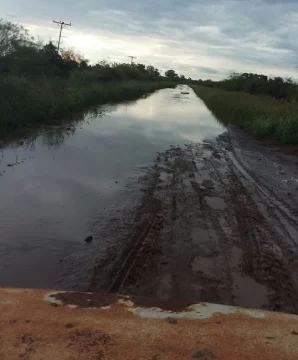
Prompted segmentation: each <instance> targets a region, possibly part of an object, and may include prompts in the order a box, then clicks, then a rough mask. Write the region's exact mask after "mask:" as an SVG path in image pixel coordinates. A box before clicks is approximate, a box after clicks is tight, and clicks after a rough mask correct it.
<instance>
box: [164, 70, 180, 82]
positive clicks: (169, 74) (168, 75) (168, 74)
mask: <svg viewBox="0 0 298 360" xmlns="http://www.w3.org/2000/svg"><path fill="white" fill-rule="evenodd" d="M165 77H166V78H168V79H170V80H172V81H175V80H177V79H178V78H179V76H178V75H177V74H176V72H175V70H167V71H166V72H165Z"/></svg>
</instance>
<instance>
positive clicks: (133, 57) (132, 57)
mask: <svg viewBox="0 0 298 360" xmlns="http://www.w3.org/2000/svg"><path fill="white" fill-rule="evenodd" d="M129 58H131V65H132V64H133V59H136V57H135V56H129Z"/></svg>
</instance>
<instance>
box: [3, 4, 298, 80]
mask: <svg viewBox="0 0 298 360" xmlns="http://www.w3.org/2000/svg"><path fill="white" fill-rule="evenodd" d="M21 7H22V8H23V3H22V0H11V2H10V4H9V5H7V4H6V5H0V10H1V11H2V10H5V11H7V13H17V10H18V8H21ZM27 14H28V15H26V11H24V14H23V15H22V16H23V19H24V20H27V19H30V21H31V22H32V19H33V18H35V19H36V21H38V20H37V19H41V20H39V21H40V22H41V21H44V22H48V21H51V17H57V16H58V17H59V19H60V18H61V20H65V21H72V22H73V24H74V29H75V31H78V32H79V31H85V32H87V33H90V34H107V36H110V37H115V38H117V37H119V38H120V37H125V38H126V39H127V41H129V39H131V40H132V41H133V39H136V38H139V37H144V38H148V39H153V38H154V39H156V41H157V42H158V43H159V46H160V47H159V50H158V54H156V53H152V54H151V55H150V59H152V61H153V60H154V61H156V62H157V66H158V67H165V68H169V67H175V66H176V68H177V71H182V70H179V69H180V68H183V71H184V70H187V69H188V70H189V72H191V73H192V74H193V73H194V72H196V71H197V72H198V73H204V74H210V76H224V75H225V70H224V69H225V66H224V63H226V62H233V63H235V64H236V65H237V64H238V65H237V67H238V68H237V69H235V70H237V71H242V70H243V71H246V70H247V69H257V68H258V67H259V68H260V71H263V70H264V69H266V68H267V67H268V69H274V68H277V69H278V68H280V69H281V70H282V71H291V69H293V71H294V65H295V64H296V54H297V52H298V43H297V42H296V34H297V31H298V2H297V0H286V1H285V0H280V1H278V0H249V1H246V0H225V1H219V0H208V1H206V0H204V1H203V0H189V1H184V0H176V1H175V0H163V1H160V0H151V1H147V0H146V1H145V0H139V1H135V0H126V1H123V0H110V1H109V0H101V1H96V0H85V1H81V0H72V1H70V0H65V1H63V2H61V1H60V0H59V1H58V0H53V1H51V2H47V1H46V0H32V1H30V5H28V10H27ZM115 50H116V49H115ZM117 56H118V55H117ZM119 56H120V55H119ZM124 56H125V55H124ZM181 56H184V57H185V58H187V59H188V61H189V62H192V64H190V63H188V62H183V61H182V63H181V61H180V60H179V59H178V58H180V57H181ZM200 56H205V57H213V58H217V59H218V60H219V62H222V64H223V65H222V66H221V67H220V69H215V68H213V67H211V66H210V67H209V66H208V64H202V66H199V64H198V66H197V65H196V66H194V65H193V64H194V63H195V62H196V58H199V57H200ZM166 63H167V64H168V65H166ZM198 63H199V60H198ZM248 71H249V70H248ZM270 71H271V70H270Z"/></svg>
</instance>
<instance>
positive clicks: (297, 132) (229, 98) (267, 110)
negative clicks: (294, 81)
mask: <svg viewBox="0 0 298 360" xmlns="http://www.w3.org/2000/svg"><path fill="white" fill-rule="evenodd" d="M192 88H193V90H194V91H195V93H196V94H197V95H198V96H199V97H200V98H201V99H202V100H203V101H204V102H205V104H206V105H207V107H208V108H209V109H210V110H211V111H212V113H213V114H214V115H215V116H216V117H217V118H218V120H220V121H221V122H223V123H224V124H229V123H232V124H235V125H237V126H238V127H240V128H241V129H243V130H244V131H246V132H247V133H249V134H251V135H253V136H255V137H256V138H259V139H269V140H273V141H277V142H280V143H283V144H298V104H297V103H296V102H286V101H280V100H275V99H272V98H268V97H259V96H255V95H250V94H246V93H242V92H227V91H224V90H220V89H215V88H208V87H204V86H192Z"/></svg>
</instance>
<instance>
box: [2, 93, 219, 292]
mask: <svg viewBox="0 0 298 360" xmlns="http://www.w3.org/2000/svg"><path fill="white" fill-rule="evenodd" d="M182 89H183V87H181V89H180V88H177V89H165V90H162V91H158V92H156V93H155V94H152V95H150V96H149V97H147V98H145V99H140V100H138V101H136V102H129V103H123V104H119V105H106V106H101V107H99V108H98V109H94V110H90V111H87V112H86V114H85V115H84V116H80V115H78V117H77V118H74V119H72V120H71V121H70V122H69V124H65V125H64V126H60V127H57V128H52V129H50V130H48V131H44V132H43V133H42V134H41V135H40V136H38V137H37V138H36V139H28V140H25V141H21V142H17V143H16V144H15V145H10V146H6V147H4V146H3V147H2V148H0V198H1V201H0V234H1V237H0V286H26V287H43V288H56V287H59V288H63V287H65V286H68V287H69V288H76V287H79V288H80V289H86V287H88V285H87V280H88V278H89V271H90V268H91V269H92V266H93V262H94V257H95V255H96V254H97V255H98V256H100V255H101V254H105V252H106V249H107V248H108V247H109V246H110V243H109V241H108V240H107V241H106V238H105V237H103V236H101V233H102V228H105V224H106V223H107V222H108V220H111V219H112V220H113V221H114V222H115V221H116V219H119V218H120V217H121V216H120V215H121V214H122V213H126V212H127V211H128V209H132V208H133V206H134V204H136V203H138V201H139V199H140V197H141V195H142V193H141V192H140V190H139V187H140V186H139V184H138V182H137V179H138V177H139V175H140V172H141V171H142V167H143V166H147V165H148V164H150V163H152V162H154V159H155V157H156V152H157V151H163V150H165V149H167V148H168V147H169V146H170V144H182V143H184V142H187V143H190V142H193V141H201V140H202V139H203V138H205V137H211V136H216V135H217V134H219V133H221V132H222V127H221V126H220V125H219V124H218V123H216V121H215V120H214V118H213V117H212V115H211V114H210V112H209V111H208V109H206V107H205V106H204V104H203V103H202V102H201V101H200V100H199V99H198V98H197V97H196V96H195V95H194V94H193V93H191V94H190V95H188V96H181V94H180V91H181V90H182ZM90 235H92V236H93V242H92V243H91V244H86V243H85V242H84V239H85V238H86V237H87V236H90ZM70 255H71V256H70ZM69 256H70V257H69ZM65 259H67V261H65ZM68 260H69V261H68ZM65 272H66V273H67V276H66V277H64V274H65ZM60 273H61V276H59V274H60ZM57 277H59V281H58V283H57ZM63 279H65V281H64V280H63Z"/></svg>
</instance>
